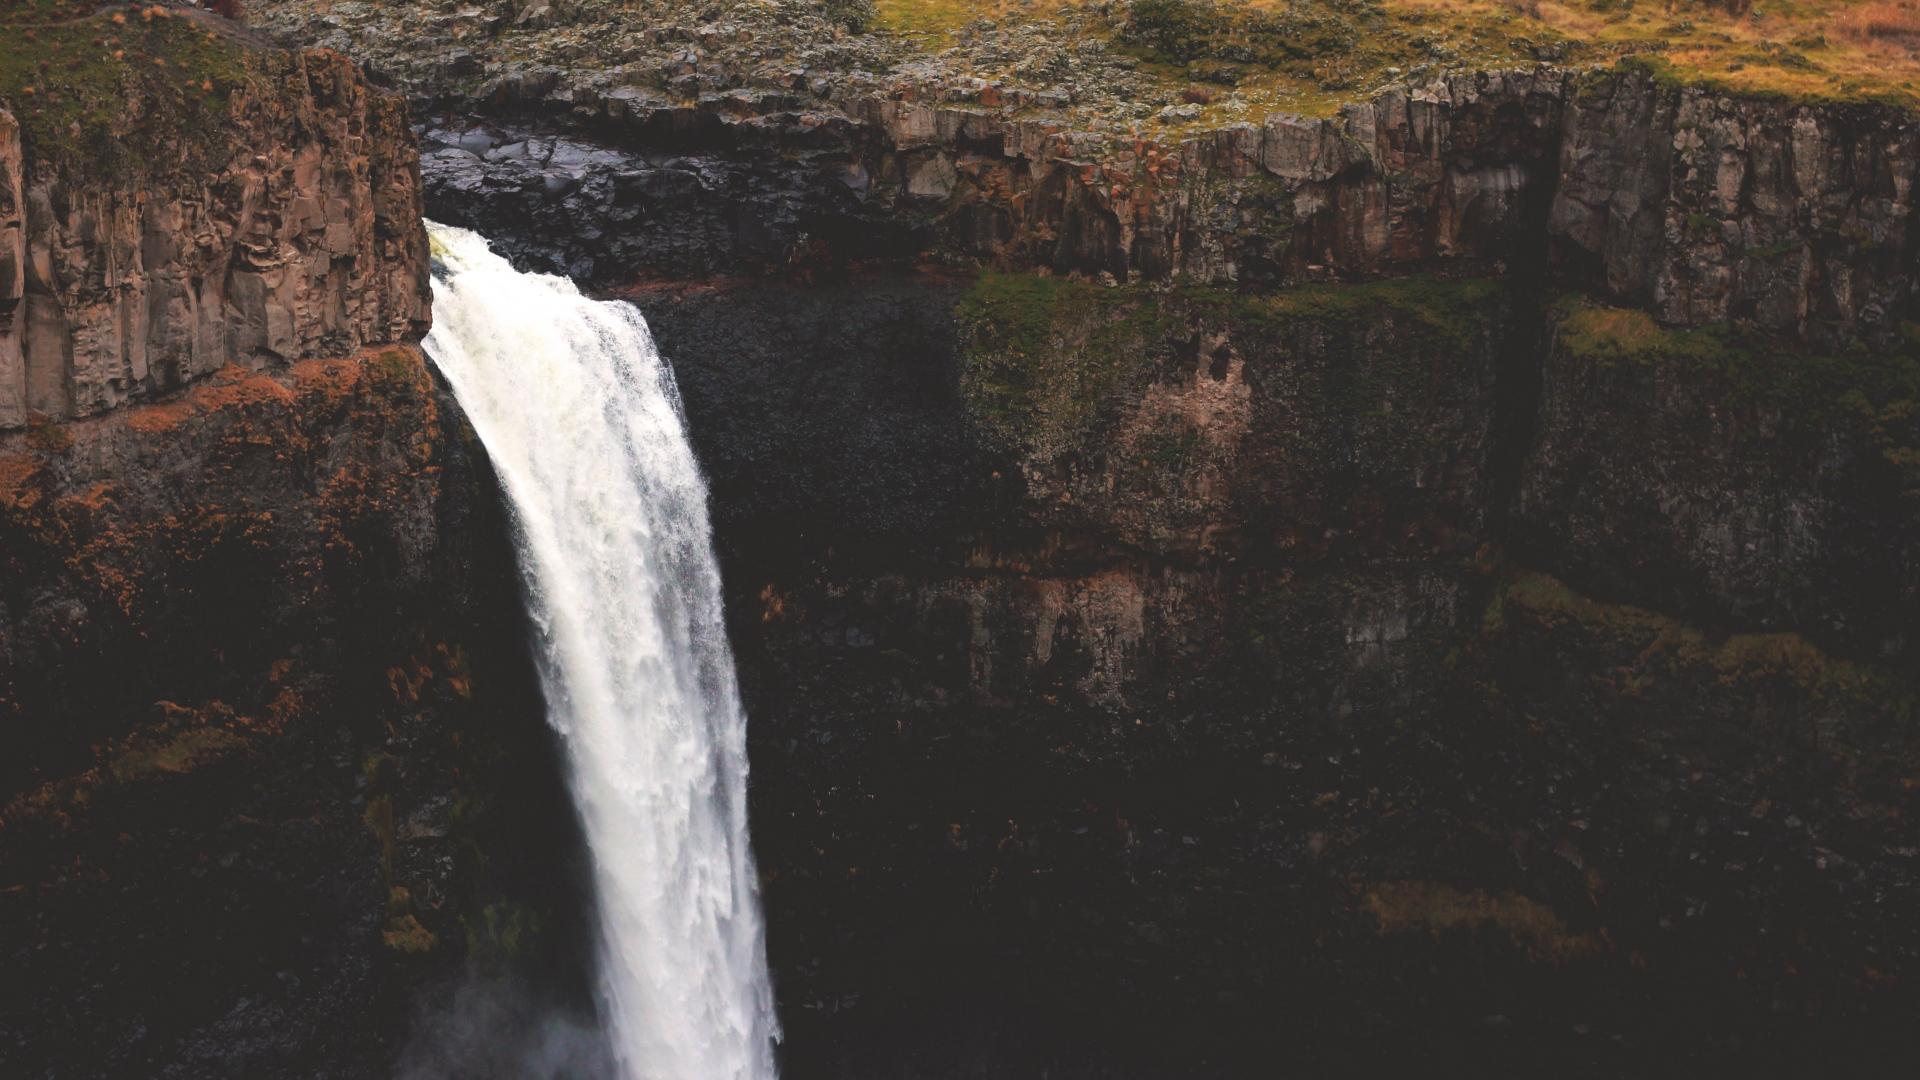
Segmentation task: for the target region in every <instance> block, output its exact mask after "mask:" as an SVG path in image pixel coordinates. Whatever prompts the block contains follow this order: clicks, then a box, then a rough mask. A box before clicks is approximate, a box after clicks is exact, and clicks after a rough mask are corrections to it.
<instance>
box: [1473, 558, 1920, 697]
mask: <svg viewBox="0 0 1920 1080" xmlns="http://www.w3.org/2000/svg"><path fill="white" fill-rule="evenodd" d="M1495 603H1496V604H1498V606H1499V609H1500V613H1501V614H1500V616H1499V619H1498V620H1497V622H1488V623H1486V624H1484V625H1483V627H1482V629H1483V630H1485V631H1486V632H1488V633H1490V634H1497V633H1501V632H1504V631H1506V630H1508V629H1510V628H1513V627H1514V626H1515V624H1516V618H1515V617H1516V616H1524V617H1525V618H1524V622H1525V623H1526V624H1527V630H1524V631H1521V632H1533V631H1538V630H1544V631H1545V632H1547V633H1563V632H1564V633H1571V634H1575V635H1578V637H1579V638H1580V639H1582V640H1585V641H1587V642H1589V643H1591V648H1592V649H1594V650H1596V651H1595V652H1594V655H1595V657H1596V662H1597V663H1598V664H1599V665H1601V666H1605V664H1606V663H1609V662H1611V660H1613V659H1624V660H1626V661H1627V663H1626V665H1625V666H1623V667H1619V668H1616V669H1613V670H1612V675H1613V677H1614V679H1615V683H1616V685H1617V686H1618V687H1619V688H1620V689H1621V690H1622V691H1624V692H1626V693H1628V694H1638V693H1642V692H1644V691H1646V690H1647V689H1648V688H1649V687H1651V686H1653V685H1655V683H1656V682H1657V681H1658V680H1660V679H1663V678H1668V677H1672V676H1674V675H1678V674H1685V675H1688V676H1689V677H1700V678H1707V680H1708V682H1709V683H1710V684H1716V685H1720V686H1724V687H1730V688H1738V687H1747V688H1753V687H1758V686H1761V685H1763V684H1764V683H1765V682H1766V681H1768V680H1784V681H1786V682H1787V683H1789V684H1791V685H1793V686H1795V687H1797V688H1799V689H1800V690H1801V691H1802V692H1804V693H1806V694H1807V695H1809V697H1810V698H1812V699H1814V700H1825V701H1830V702H1834V703H1846V702H1851V703H1852V704H1853V705H1855V706H1858V707H1860V708H1865V709H1870V711H1873V712H1882V711H1885V710H1892V711H1893V712H1895V713H1897V714H1898V715H1900V716H1902V717H1905V716H1908V715H1910V714H1911V713H1912V711H1913V706H1914V702H1913V700H1912V694H1911V690H1910V688H1907V687H1903V686H1901V685H1900V684H1899V683H1898V682H1897V681H1895V680H1892V679H1890V678H1889V677H1888V676H1887V674H1886V673H1884V672H1881V671H1878V670H1876V669H1873V668H1870V667H1867V666H1865V665H1862V664H1858V663H1854V662H1852V661H1848V660H1844V659H1840V658H1837V657H1833V656H1830V655H1828V654H1827V653H1826V652H1824V651H1822V650H1821V649H1820V648H1819V647H1817V646H1815V645H1814V644H1812V643H1811V642H1809V641H1807V639H1806V638H1804V637H1802V636H1800V635H1799V634H1793V633H1745V634H1732V635H1727V636H1724V637H1716V636H1713V635H1710V634H1709V633H1708V632H1707V631H1705V630H1703V629H1701V628H1700V627H1697V626H1692V625H1689V624H1687V623H1684V622H1681V621H1680V620H1678V619H1674V618H1671V617H1669V616H1666V615H1662V614H1660V613H1658V612H1653V611H1649V610H1647V609H1645V608H1640V607H1635V606H1633V605H1630V604H1612V603H1606V602H1604V601H1600V600H1596V599H1593V598H1591V597H1588V596H1584V595H1582V594H1580V593H1578V592H1575V591H1574V590H1572V589H1570V588H1568V587H1567V586H1566V584H1565V583H1563V582H1561V581H1560V580H1559V579H1557V578H1554V577H1550V576H1548V575H1546V574H1542V573H1538V572H1535V571H1530V570H1519V571H1515V572H1513V573H1512V574H1510V575H1509V577H1508V578H1507V580H1506V581H1505V582H1504V583H1503V585H1502V586H1501V589H1500V591H1499V593H1498V594H1497V596H1496V599H1495Z"/></svg>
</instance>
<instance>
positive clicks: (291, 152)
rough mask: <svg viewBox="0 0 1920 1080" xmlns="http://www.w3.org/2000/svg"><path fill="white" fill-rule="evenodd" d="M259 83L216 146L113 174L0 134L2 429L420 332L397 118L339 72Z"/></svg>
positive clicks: (281, 75) (13, 127)
mask: <svg viewBox="0 0 1920 1080" xmlns="http://www.w3.org/2000/svg"><path fill="white" fill-rule="evenodd" d="M258 65H259V66H258V70H256V71H255V72H254V73H253V74H252V75H251V76H250V77H249V78H248V79H247V80H245V81H243V82H242V83H241V84H240V85H239V86H238V87H237V88H236V89H235V90H234V91H233V92H232V93H231V94H230V95H229V96H228V97H227V100H226V104H225V114H224V116H223V117H222V120H221V122H222V125H223V126H222V139H221V141H220V142H219V145H218V146H217V148H213V149H211V150H209V149H207V148H205V147H202V146H198V145H194V142H193V141H191V140H190V139H189V137H188V136H186V135H182V136H181V137H180V139H179V140H178V141H175V142H171V143H166V144H164V145H162V146H160V147H158V148H155V149H153V150H152V151H151V153H152V154H154V155H155V156H154V157H152V158H149V159H148V160H145V161H142V162H140V163H138V164H137V165H134V164H124V165H120V166H119V168H123V169H125V170H126V171H125V173H124V174H123V175H118V176H116V175H114V174H113V173H114V170H113V169H102V168H101V167H100V165H101V163H100V162H99V161H97V160H91V159H75V158H73V157H71V156H67V155H60V154H55V153H53V152H52V151H51V150H49V149H46V148H37V147H35V146H34V145H32V143H31V142H30V141H27V140H25V139H23V136H22V133H21V130H20V125H19V124H17V123H15V122H14V121H13V118H12V117H11V116H5V117H4V118H0V429H6V428H18V427H22V426H24V425H25V424H26V423H27V420H28V418H29V417H30V416H32V415H35V414H37V415H39V416H42V417H45V418H48V419H54V420H59V419H65V418H68V417H74V416H88V415H92V414H95V413H98V412H101V411H103V410H106V409H110V408H113V407H115V406H117V405H120V404H124V403H126V402H129V401H138V400H143V399H147V398H150V397H152V396H154V395H156V394H159V393H163V392H165V391H168V390H171V389H174V388H177V387H180V386H184V385H186V384H187V383H189V382H192V381H193V380H195V379H198V378H200V377H202V376H204V375H207V374H209V373H211V372H214V371H217V370H219V369H220V368H223V367H225V366H227V365H228V364H241V365H243V366H246V367H249V368H253V369H261V368H264V367H266V366H268V365H269V364H272V363H288V362H292V361H296V360H303V359H310V358H315V357H321V356H339V355H342V354H344V353H348V352H351V351H353V350H355V349H357V348H360V347H362V346H366V345H375V344H381V343H385V342H393V341H408V340H413V339H415V338H417V337H418V336H419V335H420V333H422V332H423V331H424V328H425V326H426V323H427V306H428V302H427V292H426V284H425V283H426V259H427V252H426V242H425V239H424V237H423V236H422V234H421V232H420V229H419V227H418V221H419V212H420V196H419V191H418V168H417V165H416V154H415V151H414V147H413V141H412V139H411V137H410V136H409V134H408V132H407V129H406V128H407V119H406V111H405V109H404V107H403V106H402V105H401V103H400V102H398V101H397V100H395V99H394V98H392V97H391V96H388V95H384V94H380V93H377V92H375V91H374V90H372V89H371V88H370V87H369V86H368V85H367V83H366V81H365V80H364V79H363V78H362V77H361V76H360V75H359V73H358V72H357V71H355V70H354V68H353V66H352V64H350V63H349V62H348V61H347V60H346V58H344V57H342V56H339V55H337V54H330V53H319V52H315V53H302V54H293V55H286V56H279V55H271V54H263V55H262V58H261V59H260V60H259V61H258ZM150 107H151V108H154V109H159V108H162V107H164V106H163V105H161V104H160V103H153V104H152V105H151V106H150ZM131 108H132V110H133V115H131V116H128V117H125V118H124V122H125V124H126V125H127V126H128V127H129V128H133V129H140V128H143V127H145V128H155V127H160V126H161V125H162V121H161V120H159V119H158V118H157V117H148V116H144V115H142V112H143V105H142V104H141V103H139V102H135V103H133V104H132V105H131ZM103 173H104V175H103Z"/></svg>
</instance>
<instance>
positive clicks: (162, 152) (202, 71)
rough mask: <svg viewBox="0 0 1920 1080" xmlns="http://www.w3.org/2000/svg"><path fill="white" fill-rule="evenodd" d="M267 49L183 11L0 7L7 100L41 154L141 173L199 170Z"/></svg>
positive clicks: (0, 73)
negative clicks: (236, 94)
mask: <svg viewBox="0 0 1920 1080" xmlns="http://www.w3.org/2000/svg"><path fill="white" fill-rule="evenodd" d="M258 55H259V53H258V51H257V50H254V49H251V48H250V47H248V46H246V45H245V44H243V43H241V42H240V41H239V40H238V39H237V38H236V37H235V36H234V35H233V34H232V33H231V32H230V31H229V30H228V29H226V28H224V27H222V26H220V25H219V24H217V23H214V22H212V21H211V20H206V19H202V18H200V17H197V16H193V15H190V14H188V13H186V12H183V11H180V10H179V9H173V8H166V7H161V6H158V5H154V6H151V7H145V8H142V7H133V6H129V7H120V6H117V5H114V6H102V5H98V4H95V3H91V2H87V0H28V2H26V3H17V4H13V5H10V6H8V7H7V8H5V9H4V10H0V107H5V108H6V109H7V110H8V111H10V112H12V113H13V114H14V115H15V117H16V118H17V119H18V120H19V121H20V124H21V127H22V130H23V132H24V134H25V139H26V146H27V153H28V154H29V155H30V156H31V157H32V158H34V159H35V160H38V161H41V162H47V163H52V164H56V165H66V166H75V167H85V168H89V169H94V170H102V171H105V172H107V173H109V174H110V175H118V174H125V173H132V174H140V173H145V172H149V171H158V170H163V169H166V168H169V167H177V168H189V169H191V168H195V167H199V166H201V165H203V164H204V161H203V158H204V156H205V155H206V154H207V153H209V152H211V151H212V150H214V149H215V148H216V147H217V145H218V143H219V140H218V138H217V137H216V136H217V135H218V134H219V133H220V132H222V131H224V130H226V129H227V127H228V126H229V125H230V123H231V120H230V117H229V115H228V98H229V96H230V95H231V94H232V93H233V91H234V89H235V88H236V87H237V86H239V85H241V84H242V83H244V82H245V81H246V80H247V79H248V78H249V77H250V75H251V73H252V70H253V65H254V63H255V62H256V60H257V57H258Z"/></svg>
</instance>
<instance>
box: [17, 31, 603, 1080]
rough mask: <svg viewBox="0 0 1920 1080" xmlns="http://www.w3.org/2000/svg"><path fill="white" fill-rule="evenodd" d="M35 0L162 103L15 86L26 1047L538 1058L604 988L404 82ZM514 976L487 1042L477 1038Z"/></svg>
mask: <svg viewBox="0 0 1920 1080" xmlns="http://www.w3.org/2000/svg"><path fill="white" fill-rule="evenodd" d="M37 10H38V9H36V10H35V11H29V12H26V13H25V15H21V14H19V13H15V12H8V13H7V16H6V18H7V19H8V20H9V21H8V22H7V23H6V25H4V26H0V32H4V33H5V34H7V35H13V34H15V33H17V32H29V33H30V32H37V33H38V34H39V35H40V36H39V38H38V39H37V45H35V47H36V48H40V49H43V50H45V53H46V55H48V56H51V57H59V56H60V55H61V53H60V52H59V50H60V49H62V48H63V47H67V46H69V45H71V44H73V43H72V42H68V41H67V40H66V39H65V38H63V37H62V36H61V35H63V34H65V35H71V36H72V37H73V38H74V39H76V41H77V43H78V45H79V46H80V47H84V48H87V49H88V51H87V53H86V57H87V60H88V62H98V63H101V64H106V63H108V61H107V59H106V58H105V57H99V58H98V59H97V61H96V60H95V59H94V58H95V56H96V54H97V53H98V45H99V42H98V41H95V40H94V38H96V37H101V36H112V35H120V38H121V39H122V40H123V41H124V43H125V44H126V45H127V47H128V48H127V51H128V52H129V53H131V52H133V51H134V50H136V49H153V50H155V51H156V53H157V54H158V55H157V56H147V55H140V56H138V57H136V60H135V63H136V64H137V65H138V66H137V67H135V66H132V65H129V66H128V67H127V68H124V69H119V68H110V69H108V72H107V73H108V74H110V75H112V76H113V77H114V78H115V79H116V80H117V79H120V78H122V77H124V78H125V79H126V80H129V81H127V82H119V81H113V82H108V83H105V85H108V86H111V87H114V88H115V90H114V92H115V93H121V92H123V91H127V88H128V87H132V86H136V85H139V80H140V79H142V78H144V79H147V80H152V81H153V82H152V85H151V86H148V87H147V89H154V88H155V87H157V89H156V90H154V92H153V93H152V94H146V95H143V94H139V93H131V92H130V91H129V92H127V93H126V96H124V98H122V99H115V100H117V102H118V108H119V109H121V110H123V111H121V112H112V111H99V112H87V113H73V114H71V115H72V116H73V117H74V118H73V119H71V122H69V116H70V114H69V113H68V112H64V111H62V110H64V109H66V108H67V107H68V106H70V105H74V104H75V103H76V101H78V102H80V103H82V104H84V103H86V102H87V101H89V100H93V99H88V98H86V97H85V95H86V94H87V93H89V92H91V89H92V87H93V86H94V84H92V83H89V82H87V81H86V79H87V78H88V77H90V76H91V75H92V74H93V73H92V72H89V71H88V70H86V69H83V68H80V67H79V66H78V65H77V64H76V65H74V66H73V68H72V69H71V70H73V71H75V72H77V74H73V75H72V76H71V79H72V81H71V82H70V83H65V84H63V83H60V82H58V81H57V78H56V81H53V82H45V81H43V82H41V83H40V84H39V85H38V86H35V87H32V88H30V91H31V92H29V89H23V88H21V87H19V86H15V85H11V84H5V85H0V100H9V99H10V100H11V101H12V102H13V104H14V106H15V111H14V112H8V111H0V925H4V926H5V927H6V928H7V929H6V932H5V933H4V934H0V953H4V955H5V956H6V961H5V962H6V963H7V965H8V967H9V969H10V970H11V971H13V972H14V973H15V977H14V978H10V979H9V980H8V982H7V985H6V988H5V989H4V990H0V1060H5V1061H6V1062H7V1065H8V1068H9V1069H10V1070H11V1071H17V1072H22V1073H32V1074H36V1075H37V1074H40V1073H46V1072H58V1073H60V1074H62V1075H66V1074H73V1075H100V1076H110V1075H111V1076H120V1075H141V1076H181V1077H187V1076H208V1075H239V1074H245V1075H256V1076H282V1075H284V1076H312V1075H315V1074H318V1073H326V1074H329V1075H379V1074H384V1073H387V1072H389V1071H390V1070H392V1069H393V1068H394V1067H395V1064H394V1063H395V1061H396V1059H397V1058H398V1057H400V1055H401V1053H402V1050H403V1048H404V1047H411V1048H412V1049H411V1050H408V1051H407V1052H408V1053H411V1054H414V1055H415V1056H416V1059H417V1060H419V1062H420V1063H421V1064H422V1065H423V1066H424V1067H429V1068H437V1067H445V1068H447V1069H449V1070H450V1071H452V1072H454V1073H459V1072H462V1071H466V1070H469V1069H472V1068H488V1067H491V1068H493V1069H495V1070H496V1071H500V1072H511V1071H512V1070H513V1069H514V1068H515V1066H514V1065H513V1064H511V1063H510V1062H511V1061H512V1060H513V1056H514V1055H515V1054H517V1053H518V1052H519V1050H520V1043H519V1041H518V1038H519V1036H518V1035H517V1034H516V1033H517V1032H523V1031H524V1032H526V1033H527V1034H528V1038H530V1039H531V1038H539V1037H543V1036H544V1034H545V1029H544V1026H545V1025H546V1024H548V1023H549V1022H550V1021H551V1020H552V1018H553V1017H554V1016H556V1015H558V1014H561V1013H564V1012H565V1011H566V1010H567V1009H568V1008H570V1007H575V1006H580V1005H581V1003H582V1002H583V1001H584V990H583V989H582V986H583V984H582V983H581V981H580V980H581V978H582V972H583V971H584V970H585V968H584V963H583V962H582V961H581V959H580V957H581V955H582V954H581V952H580V950H581V949H582V948H583V946H582V945H581V944H580V940H579V927H581V926H582V925H583V921H582V920H581V918H580V916H579V912H580V911H581V910H583V909H584V900H583V899H582V897H581V895H580V893H579V892H578V891H576V890H575V889H574V888H573V887H572V885H571V882H572V880H573V879H572V874H573V871H574V869H575V867H574V865H573V862H572V860H574V859H575V858H577V857H578V855H579V848H578V842H577V840H576V839H575V834H574V831H573V824H572V817H571V811H570V809H569V803H568V802H567V800H566V795H565V792H564V790H563V788H562V786H561V782H560V778H559V769H558V764H557V761H556V759H555V758H554V757H553V756H552V747H551V745H550V743H549V736H548V732H547V730H546V727H545V725H544V723H543V721H542V709H541V704H540V701H539V696H538V691H537V688H536V684H535V677H534V673H533V671H532V668H531V663H530V661H529V659H528V657H527V655H526V652H525V649H524V637H523V632H524V626H523V621H522V620H523V617H524V616H523V612H522V609H521V606H520V602H519V597H518V593H517V584H516V583H517V576H516V573H515V569H514V564H513V560H512V554H511V550H510V548H509V545H508V540H507V531H506V523H505V520H504V516H503V513H502V508H501V506H500V504H499V501H498V497H497V492H496V490H495V485H494V480H493V477H492V474H491V471H490V470H489V468H488V466H487V464H486V461H485V458H484V455H482V454H481V453H480V451H479V449H478V446H477V444H476V442H475V440H474V438H473V436H472V433H471V431H470V430H469V429H467V428H466V426H465V422H464V420H463V419H462V418H461V416H460V415H459V412H458V409H457V408H455V407H454V406H453V404H452V401H451V399H450V398H449V397H448V396H446V395H445V394H444V393H443V391H442V390H441V388H439V387H438V386H436V384H435V383H434V381H433V379H432V377H431V375H430V373H429V371H428V368H427V363H426V360H425V357H424V356H423V355H422V354H421V352H420V350H419V348H418V347H417V344H416V342H417V340H418V338H419V336H420V335H421V333H422V332H423V330H424V328H425V325H426V320H427V302H428V295H429V293H428V281H427V250H426V239H425V235H424V231H423V230H422V229H421V227H420V223H419V222H420V216H421V208H420V188H419V184H418V171H417V165H416V160H417V156H416V152H415V150H414V143H413V140H412V137H411V134H410V133H409V131H408V129H407V120H406V115H405V110H404V107H403V106H402V105H401V104H400V103H399V102H398V101H397V99H395V98H394V97H393V96H392V95H390V94H387V93H384V92H381V91H378V90H375V89H374V88H372V87H371V86H370V85H369V84H368V82H367V81H366V80H365V79H364V78H363V77H362V76H361V74H360V73H359V72H358V71H357V70H356V69H355V68H354V67H353V65H352V64H351V63H350V62H348V61H347V60H346V59H345V58H344V57H341V56H339V55H338V54H333V53H324V52H315V53H304V54H290V53H282V52H279V51H276V50H271V49H268V48H266V47H264V46H263V45H262V44H260V43H259V42H256V41H253V40H250V39H247V38H245V37H244V36H242V35H240V34H239V33H238V32H236V31H234V30H233V28H232V27H231V26H229V25H227V24H223V23H219V22H217V21H214V20H210V19H207V18H205V17H202V16H200V15H198V14H196V13H193V12H188V11H181V10H179V9H173V8H165V7H159V8H148V9H143V10H141V11H136V12H133V13H132V14H133V15H134V18H132V19H129V18H127V13H121V15H120V18H121V21H119V22H115V21H113V18H112V13H110V12H99V13H95V14H92V15H88V14H87V13H84V12H81V13H76V14H75V17H74V20H72V21H70V22H63V21H52V22H47V23H43V24H35V25H33V26H28V27H27V28H26V29H25V30H22V28H21V27H20V26H18V25H16V24H15V22H14V21H12V20H16V19H19V18H29V19H30V18H32V17H33V16H34V15H35V13H36V11H37ZM21 40H22V39H19V38H13V37H11V36H10V37H9V38H8V39H7V41H6V43H5V48H6V50H8V51H11V50H13V49H15V48H16V47H17V46H19V45H20V42H21ZM157 61H165V63H160V62H157ZM113 62H115V63H117V62H119V58H118V57H115V58H113ZM49 67H50V65H43V66H42V68H41V69H40V70H42V71H45V70H47V69H48V68H49ZM9 71H11V69H9ZM154 73H159V74H154ZM183 98H184V100H186V102H187V103H186V104H182V103H181V102H182V99H183ZM98 100H107V99H105V98H99V99H98ZM16 115H17V116H18V117H19V118H20V122H18V123H16V121H15V116H16ZM82 121H85V122H86V123H88V124H92V125H93V126H92V127H91V128H89V127H87V126H84V125H83V123H82ZM22 428H24V429H25V430H21V429H22ZM509 974H510V975H511V978H507V976H508V975H509ZM493 975H499V976H501V977H502V978H503V979H507V981H506V982H505V984H504V985H505V986H507V987H517V988H522V989H521V990H520V991H517V992H509V991H507V990H494V991H489V992H487V993H486V994H485V995H484V1001H482V1004H481V1005H480V1006H473V1007H484V1008H485V1009H486V1010H487V1012H486V1013H485V1017H486V1019H485V1022H486V1023H487V1024H488V1025H489V1028H490V1030H491V1031H492V1032H493V1034H494V1036H495V1037H493V1038H490V1040H489V1042H488V1044H487V1048H486V1049H485V1051H484V1052H479V1053H473V1052H467V1051H463V1050H460V1049H458V1046H457V1040H455V1039H452V1038H450V1039H448V1040H446V1045H445V1046H444V1047H443V1046H442V1045H440V1041H438V1040H436V1038H435V1036H434V1035H433V1029H432V1027H431V1025H430V1024H428V1023H425V1022H421V1021H419V1020H418V1016H419V1015H423V1014H430V1015H439V1013H440V1006H441V1005H442V1004H445V1003H446V1002H447V1001H448V999H450V998H451V997H452V996H453V995H454V994H455V992H456V988H457V987H461V986H465V985H467V983H468V981H469V979H472V980H474V982H475V983H476V984H483V983H485V982H486V980H487V979H488V978H489V977H490V976H493ZM467 992H468V993H473V991H467ZM462 1000H463V1001H464V1000H466V999H464V998H463V999H462ZM475 1000H479V999H475ZM464 1007H466V1006H463V1008H464ZM461 1015H464V1014H461ZM443 1055H457V1056H455V1057H452V1058H449V1060H455V1061H459V1062H461V1064H456V1065H447V1064H446V1063H445V1062H442V1061H441V1060H440V1058H441V1056H443Z"/></svg>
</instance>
